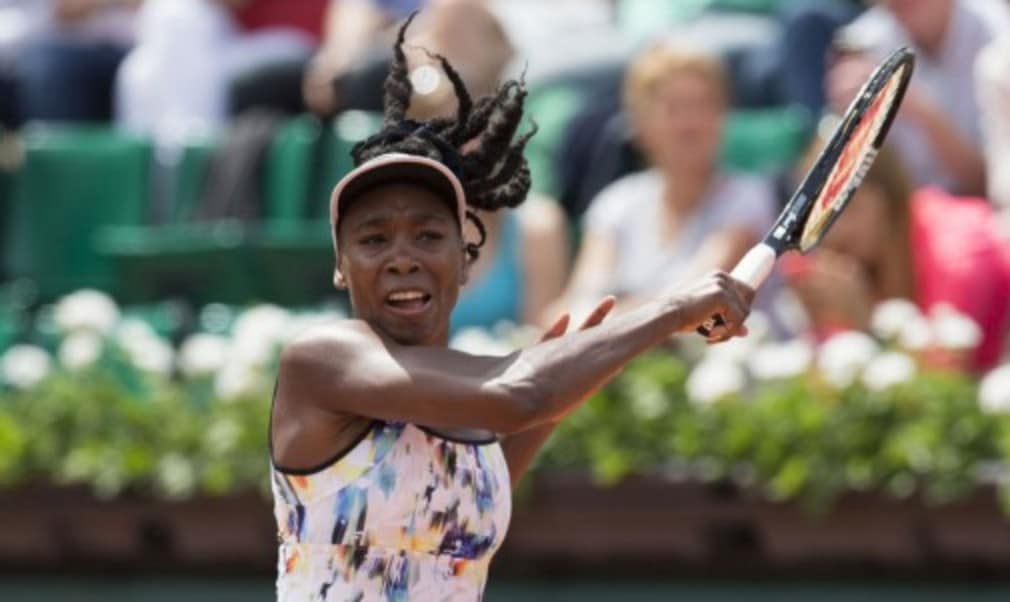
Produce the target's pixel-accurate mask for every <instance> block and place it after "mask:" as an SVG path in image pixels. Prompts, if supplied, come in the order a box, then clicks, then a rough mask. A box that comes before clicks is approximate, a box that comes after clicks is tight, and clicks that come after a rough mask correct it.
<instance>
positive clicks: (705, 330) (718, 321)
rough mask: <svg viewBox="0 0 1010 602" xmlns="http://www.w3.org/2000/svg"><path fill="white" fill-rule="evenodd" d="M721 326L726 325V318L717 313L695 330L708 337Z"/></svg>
mask: <svg viewBox="0 0 1010 602" xmlns="http://www.w3.org/2000/svg"><path fill="white" fill-rule="evenodd" d="M720 326H726V320H724V319H723V317H722V316H721V315H720V314H715V315H714V316H712V317H711V318H709V319H708V320H706V321H705V323H704V324H702V325H701V326H699V327H698V328H696V329H695V330H697V331H698V334H700V335H701V336H703V337H705V338H706V339H707V338H708V337H710V336H712V332H713V331H714V330H715V329H716V328H719V327H720Z"/></svg>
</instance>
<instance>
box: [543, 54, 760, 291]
mask: <svg viewBox="0 0 1010 602" xmlns="http://www.w3.org/2000/svg"><path fill="white" fill-rule="evenodd" d="M728 100H729V89H728V83H727V81H726V75H725V72H724V69H723V66H722V63H721V62H720V61H719V59H717V58H715V57H713V56H711V55H709V54H705V53H700V52H698V51H695V50H686V49H679V48H677V47H675V46H673V45H670V44H667V43H663V44H657V45H655V46H653V47H651V48H650V49H648V50H647V51H645V52H644V53H643V54H642V55H641V56H639V57H638V58H637V59H635V61H634V62H633V63H632V65H631V67H630V69H629V71H628V74H627V76H626V79H625V82H624V103H625V110H626V111H627V113H628V117H629V120H630V123H631V128H632V130H633V136H634V138H635V140H636V142H637V145H638V147H639V148H640V149H641V151H642V153H643V154H644V155H645V157H646V159H647V160H648V162H649V164H650V165H651V168H650V169H648V170H646V171H642V172H639V173H634V174H632V175H629V176H625V177H623V178H621V179H619V180H617V181H616V182H614V183H612V184H611V185H610V186H608V187H607V188H605V189H604V190H603V192H601V193H600V194H599V195H598V197H597V198H596V199H595V200H594V201H593V202H592V204H591V205H590V207H589V210H588V212H587V214H586V218H585V221H584V224H583V225H584V238H583V241H582V249H581V250H580V252H579V256H578V259H577V261H576V265H575V271H574V275H573V277H572V280H571V282H570V284H569V285H568V289H567V292H566V293H565V295H564V297H563V298H562V299H561V300H560V301H559V306H565V307H568V306H572V307H578V306H581V305H582V304H584V303H586V302H588V301H589V300H595V299H598V298H599V297H600V295H603V294H614V295H618V296H619V297H623V298H625V301H628V300H629V299H631V298H634V297H642V296H647V295H649V294H651V293H653V292H654V291H655V290H656V289H658V288H660V287H666V286H670V285H673V284H676V283H677V282H681V281H684V280H687V279H690V278H691V277H693V276H695V275H697V274H698V273H699V272H704V271H707V270H710V269H715V268H722V269H729V268H731V267H732V266H733V265H734V264H735V263H736V261H737V260H738V259H739V258H740V257H741V256H742V255H743V253H744V252H746V250H747V249H748V248H749V247H750V246H751V245H753V244H754V243H755V242H757V241H758V239H759V238H760V237H761V236H763V235H764V233H765V231H766V229H767V228H768V227H769V226H770V225H771V222H772V220H773V219H774V211H775V203H774V200H773V197H772V190H771V187H770V185H769V184H768V183H767V182H765V181H764V180H763V179H760V178H757V177H753V176H744V175H737V174H730V173H724V172H722V171H721V170H720V167H719V153H720V145H721V142H722V131H723V125H724V120H725V115H726V110H727V106H728Z"/></svg>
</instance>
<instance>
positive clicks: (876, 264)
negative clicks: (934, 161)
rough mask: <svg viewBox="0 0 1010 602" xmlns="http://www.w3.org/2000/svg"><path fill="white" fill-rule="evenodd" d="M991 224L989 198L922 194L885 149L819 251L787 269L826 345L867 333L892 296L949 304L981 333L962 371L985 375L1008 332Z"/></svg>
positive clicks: (1004, 273) (1009, 315) (1009, 299)
mask: <svg viewBox="0 0 1010 602" xmlns="http://www.w3.org/2000/svg"><path fill="white" fill-rule="evenodd" d="M819 146H820V144H817V145H815V147H814V149H818V148H819ZM809 156H810V158H811V160H812V157H813V156H814V154H813V152H811V153H810V155H809ZM993 218H994V212H993V210H992V207H991V206H990V205H989V203H987V202H986V201H984V200H982V199H978V198H966V197H955V196H953V195H950V194H949V193H947V192H944V191H943V190H942V189H940V188H936V187H926V188H920V189H918V190H914V189H913V188H911V187H910V185H909V183H908V179H907V177H906V176H905V174H904V171H903V170H902V168H901V165H900V163H899V161H898V157H897V156H896V155H895V154H893V149H887V148H885V149H883V150H882V151H881V153H880V155H878V157H877V160H876V162H875V163H874V164H873V167H872V168H871V169H870V171H869V173H868V174H867V176H866V179H865V180H864V181H863V183H862V185H861V186H860V187H859V189H857V191H856V193H855V195H854V196H853V198H852V200H851V201H850V203H849V206H848V207H847V208H846V210H845V212H844V213H843V214H842V215H841V216H840V217H839V218H838V220H837V221H836V222H835V224H834V226H832V229H831V230H830V231H829V232H828V234H827V236H825V238H824V240H823V241H822V242H821V246H820V247H819V248H818V249H817V250H816V251H814V252H813V253H811V254H810V255H807V256H798V255H789V256H787V257H786V258H784V259H783V262H781V263H782V271H783V273H784V274H785V275H786V278H787V281H788V282H789V284H790V286H791V287H792V288H793V290H794V291H795V292H796V293H797V296H798V297H799V299H800V300H801V302H802V304H803V305H804V306H805V307H806V309H807V314H808V315H809V317H810V320H811V324H812V326H813V327H814V334H815V335H816V336H817V337H818V338H824V337H826V336H828V335H830V334H831V333H832V332H833V331H835V330H837V329H851V328H855V329H866V328H867V327H868V325H869V320H870V314H871V311H872V309H873V307H874V305H876V304H877V303H879V302H881V301H884V300H887V299H893V298H900V299H909V300H912V301H914V302H916V303H917V304H918V305H919V307H920V309H922V310H923V311H925V312H929V311H930V310H931V309H932V308H933V307H934V306H936V305H938V304H941V303H947V304H950V305H952V306H954V307H955V308H957V309H958V310H959V311H961V312H962V313H965V314H967V315H968V316H971V317H972V318H973V319H974V320H975V321H976V322H977V323H978V324H979V326H981V328H982V333H983V338H982V342H981V345H980V346H979V347H978V348H977V349H976V351H975V354H974V357H971V358H967V359H968V360H969V362H968V365H967V366H962V367H965V368H972V369H979V370H982V369H986V368H989V367H991V366H992V365H993V364H994V363H995V362H996V361H997V359H998V357H999V354H1000V346H1001V341H1002V340H1003V337H1004V336H1005V334H1006V331H1007V327H1008V325H1010V264H1008V263H1007V261H1006V258H1005V257H1004V254H1005V249H1003V248H1002V247H1001V243H1000V242H999V240H998V239H997V237H996V235H995V228H994V219H993Z"/></svg>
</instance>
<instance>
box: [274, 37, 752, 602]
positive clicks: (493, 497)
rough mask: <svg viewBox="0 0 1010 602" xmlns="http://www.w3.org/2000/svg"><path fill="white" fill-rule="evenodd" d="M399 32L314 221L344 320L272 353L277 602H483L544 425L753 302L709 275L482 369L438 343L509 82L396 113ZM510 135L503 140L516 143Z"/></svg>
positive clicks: (523, 173)
mask: <svg viewBox="0 0 1010 602" xmlns="http://www.w3.org/2000/svg"><path fill="white" fill-rule="evenodd" d="M407 25H409V21H408V23H407V24H406V25H404V27H403V28H402V29H401V30H400V34H399V36H398V39H397V43H396V47H395V59H394V62H393V64H392V67H391V70H390V73H389V76H388V78H387V80H386V84H385V121H384V128H383V130H382V131H381V132H380V133H378V134H377V135H375V136H373V137H371V138H369V139H367V140H364V141H363V142H361V143H360V144H359V145H357V146H356V147H355V148H354V149H353V151H352V154H353V158H354V160H355V164H356V165H357V167H356V168H355V169H354V170H353V171H351V172H350V173H349V174H348V175H347V176H346V177H344V178H343V179H342V180H341V181H340V182H339V183H338V184H337V186H336V188H335V189H334V191H333V194H332V198H331V206H330V207H331V220H332V224H331V225H332V231H333V236H334V248H335V251H336V258H337V268H336V272H335V278H334V281H335V284H336V286H337V287H340V288H346V289H347V291H348V294H349V297H350V300H351V307H352V315H353V317H352V318H351V319H348V320H344V321H340V322H336V323H333V324H332V325H328V326H319V327H317V328H315V329H313V330H311V331H309V332H306V333H304V334H303V335H302V336H301V337H300V338H299V339H297V340H296V341H294V342H293V343H291V344H289V345H288V346H287V347H286V348H285V349H284V351H283V353H282V357H281V364H280V373H279V375H278V382H277V387H276V392H275V397H274V405H273V409H272V416H271V428H270V444H271V464H272V467H271V468H272V471H271V472H272V483H273V491H274V498H275V515H276V519H277V525H278V530H279V535H280V550H279V559H278V572H279V575H278V580H277V589H278V597H279V599H280V600H299V601H303V600H341V601H343V600H361V601H370V600H424V601H427V600H444V601H456V600H467V601H474V600H480V599H481V597H482V595H483V590H484V585H485V582H486V579H487V572H488V565H489V562H490V560H491V557H492V555H493V553H494V552H495V550H496V549H497V548H498V546H499V545H500V544H501V542H502V539H503V538H504V536H505V532H506V529H507V527H508V522H509V516H510V512H511V501H510V493H511V486H512V485H514V484H515V483H516V482H517V481H518V480H519V479H520V477H521V476H522V474H523V472H524V471H525V470H526V468H527V466H528V465H529V463H530V461H531V459H532V458H533V456H534V454H535V453H536V451H537V449H539V447H540V446H541V445H542V444H543V442H544V440H545V439H546V438H547V436H548V435H549V434H550V432H551V431H552V429H553V428H554V427H555V425H557V423H558V422H559V421H560V420H562V419H563V418H564V417H565V416H566V415H567V414H568V413H570V412H571V411H573V410H574V409H575V408H576V407H577V406H578V405H579V404H580V403H581V402H582V401H584V400H585V399H586V398H588V397H589V396H590V395H591V394H592V393H593V392H594V391H596V390H597V389H598V388H599V387H600V386H602V385H603V384H604V383H606V382H607V381H608V380H609V379H611V378H612V377H613V376H614V375H615V374H617V373H618V371H620V369H621V368H622V367H623V366H624V365H625V364H626V363H627V362H628V361H629V360H631V359H632V358H633V357H635V356H636V355H638V354H640V353H642V352H643V351H645V350H647V349H649V348H650V347H652V346H654V345H656V344H658V343H661V342H663V341H665V340H666V339H668V338H669V337H670V336H671V335H673V334H675V333H681V332H684V333H691V332H694V330H695V328H696V327H697V326H698V325H699V324H701V323H703V322H704V321H706V320H707V319H708V318H709V316H711V315H713V314H715V313H720V314H721V315H723V316H724V317H725V319H726V322H727V324H728V328H727V329H726V331H724V332H725V334H723V335H722V336H721V337H720V338H719V339H712V342H715V341H716V340H723V339H724V338H728V337H730V336H737V335H742V334H745V333H746V329H745V327H744V326H743V321H744V319H745V318H746V316H747V313H748V311H749V306H750V302H751V299H752V296H753V292H752V291H751V290H750V289H749V288H748V287H747V286H746V285H743V284H740V283H738V282H736V281H734V280H733V279H731V278H730V277H729V276H727V275H726V274H722V273H716V274H713V275H711V276H708V277H706V278H705V279H703V280H702V281H701V282H699V283H698V284H697V285H695V286H694V287H691V288H688V289H685V290H680V291H669V292H666V293H664V294H661V295H659V296H657V297H656V298H655V299H653V300H651V301H649V302H647V303H645V304H643V305H641V306H639V307H637V308H636V309H634V310H633V311H629V312H628V313H625V314H623V315H621V316H619V317H617V318H615V319H613V320H610V321H609V322H607V323H606V324H601V322H602V321H603V318H604V317H605V316H606V315H607V314H608V313H609V312H610V310H611V309H612V308H613V305H614V300H613V299H612V298H607V299H604V300H603V301H601V302H600V304H599V305H598V306H597V307H596V309H595V311H594V312H592V314H591V315H590V317H589V318H588V319H587V320H586V321H585V323H584V324H583V327H582V329H581V330H579V331H578V332H573V333H570V334H565V331H566V328H567V324H568V320H569V318H568V316H567V315H566V316H562V317H561V318H560V319H559V320H558V321H557V323H556V324H555V325H554V326H553V327H552V328H551V329H550V330H549V331H548V332H547V333H546V334H545V335H544V337H543V340H542V341H541V342H540V343H539V344H537V345H534V346H532V347H531V348H528V349H524V350H522V351H518V352H515V353H513V354H511V355H509V356H506V357H481V356H474V355H468V354H465V353H460V352H457V351H453V350H451V349H449V348H448V347H447V342H448V332H449V316H450V313H451V312H452V309H453V306H454V304H455V303H456V299H457V295H458V294H459V289H460V286H461V285H462V284H463V283H464V282H465V281H466V278H467V270H468V266H469V264H470V262H471V261H472V260H473V258H474V257H475V256H476V255H477V253H478V252H479V247H480V245H481V241H468V240H465V239H464V236H463V225H464V223H465V221H466V220H471V221H472V222H473V223H474V224H475V225H477V229H478V230H480V229H481V228H480V220H479V218H478V217H477V215H475V213H474V212H473V211H472V210H473V209H480V210H484V211H494V210H497V209H500V208H503V207H514V206H516V205H518V204H519V203H521V202H522V201H523V199H524V197H525V196H526V193H527V191H528V189H529V184H530V177H529V170H528V168H527V165H526V162H525V160H524V159H523V154H522V153H523V147H524V145H525V143H526V141H527V140H528V139H529V137H530V135H531V134H526V135H523V136H519V137H515V133H516V130H517V127H518V125H519V123H520V120H521V118H522V114H523V100H524V97H525V88H524V85H523V83H522V82H517V81H509V82H506V83H505V84H504V85H503V86H502V87H501V88H500V89H499V91H498V92H497V93H496V94H494V95H491V96H489V97H485V98H482V99H480V100H478V101H476V102H473V101H472V100H471V98H470V96H469V94H468V93H467V91H466V89H465V87H464V86H463V84H462V82H461V81H460V78H459V77H458V74H456V72H455V71H454V70H453V68H452V66H451V65H449V64H448V62H447V61H445V60H444V59H442V60H441V64H442V67H443V69H444V71H445V74H446V76H447V77H448V78H449V79H450V80H451V81H452V83H453V86H454V89H455V93H456V95H457V96H458V111H457V114H456V116H455V118H453V119H436V120H433V121H428V122H417V121H412V120H408V119H406V118H405V114H406V111H407V108H408V104H409V100H410V96H411V93H412V87H411V83H410V80H409V79H408V73H407V64H406V59H405V57H404V53H403V50H402V45H403V39H404V32H405V30H406V27H407ZM513 138H515V141H513Z"/></svg>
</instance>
